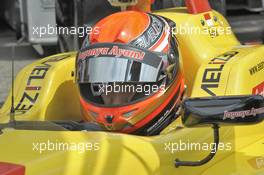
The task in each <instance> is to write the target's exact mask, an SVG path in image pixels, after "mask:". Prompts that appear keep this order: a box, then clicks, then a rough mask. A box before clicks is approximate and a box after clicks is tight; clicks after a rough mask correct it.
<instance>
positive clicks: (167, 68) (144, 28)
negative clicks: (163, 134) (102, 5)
mask: <svg viewBox="0 0 264 175" xmlns="http://www.w3.org/2000/svg"><path fill="white" fill-rule="evenodd" d="M95 27H97V28H99V32H97V33H92V34H91V35H89V36H88V37H87V38H86V39H85V41H84V44H83V46H82V48H81V50H80V52H79V53H78V57H77V64H76V69H77V74H78V76H77V81H78V85H79V89H80V95H81V96H80V102H81V107H82V111H83V115H84V116H85V119H86V120H88V121H92V122H96V123H98V124H100V125H102V126H103V127H105V128H106V129H108V130H111V131H118V132H125V133H133V134H140V135H154V134H158V133H159V132H160V131H161V130H162V129H163V128H164V127H166V126H167V125H168V124H169V123H170V122H171V121H172V120H173V119H174V118H175V110H176V108H177V106H178V105H179V103H180V99H181V97H182V94H183V91H184V81H183V74H182V70H181V66H180V63H179V59H178V50H177V43H176V38H175V37H174V35H172V33H171V30H172V27H173V23H172V22H171V21H169V20H167V19H164V18H162V17H160V16H156V15H152V14H147V13H143V12H134V11H126V12H119V13H115V14H113V15H110V16H108V17H106V18H104V19H102V20H101V21H99V22H98V23H97V24H96V25H95Z"/></svg>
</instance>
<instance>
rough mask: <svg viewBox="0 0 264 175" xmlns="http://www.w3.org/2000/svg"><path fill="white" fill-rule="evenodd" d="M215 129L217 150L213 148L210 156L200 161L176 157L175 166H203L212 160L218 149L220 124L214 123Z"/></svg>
mask: <svg viewBox="0 0 264 175" xmlns="http://www.w3.org/2000/svg"><path fill="white" fill-rule="evenodd" d="M213 130H214V144H215V145H216V147H215V150H212V151H211V152H210V154H209V155H208V156H206V157H205V158H204V159H202V160H199V161H181V160H179V159H176V160H175V167H176V168H179V167H180V166H202V165H204V164H206V163H208V162H209V161H210V160H212V159H213V158H214V156H215V155H216V152H217V150H218V144H219V126H218V125H217V124H213Z"/></svg>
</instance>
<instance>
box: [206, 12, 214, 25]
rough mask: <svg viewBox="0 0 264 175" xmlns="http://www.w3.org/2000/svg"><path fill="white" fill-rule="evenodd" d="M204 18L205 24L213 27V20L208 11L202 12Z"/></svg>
mask: <svg viewBox="0 0 264 175" xmlns="http://www.w3.org/2000/svg"><path fill="white" fill-rule="evenodd" d="M204 19H205V21H206V24H207V25H208V26H209V27H213V26H214V21H213V19H212V18H211V15H210V13H205V14H204Z"/></svg>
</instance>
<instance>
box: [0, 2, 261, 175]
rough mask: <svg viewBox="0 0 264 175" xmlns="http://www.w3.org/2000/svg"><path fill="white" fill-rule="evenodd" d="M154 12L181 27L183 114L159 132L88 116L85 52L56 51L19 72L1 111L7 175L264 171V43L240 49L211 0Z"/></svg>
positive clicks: (1, 151) (1, 163)
mask: <svg viewBox="0 0 264 175" xmlns="http://www.w3.org/2000/svg"><path fill="white" fill-rule="evenodd" d="M153 14H156V15H159V16H162V17H164V18H167V19H170V20H171V21H173V22H175V23H176V28H175V30H174V34H175V35H176V38H177V45H178V46H177V47H178V50H179V53H180V55H179V58H180V63H181V64H182V66H183V70H184V75H185V84H186V90H185V91H186V93H185V94H186V97H184V98H183V101H182V104H181V107H180V108H179V109H180V110H179V111H177V112H178V113H179V114H180V116H179V117H178V118H177V119H175V121H173V122H172V123H171V124H170V125H169V126H168V127H166V128H164V129H163V131H162V132H161V133H160V134H159V135H156V136H138V135H131V134H124V133H117V132H108V131H105V130H100V129H99V128H98V127H97V125H94V124H92V123H88V122H83V121H82V120H83V116H82V114H81V110H80V108H81V107H80V102H79V96H80V94H79V93H80V92H79V91H78V85H77V83H76V71H75V67H76V65H75V64H76V54H77V53H76V52H70V53H61V54H57V55H52V56H49V57H46V58H43V59H41V60H38V61H36V62H34V63H32V64H30V65H28V66H26V67H25V68H24V69H23V70H22V71H21V72H20V73H19V74H18V75H17V77H16V80H15V81H14V83H13V88H12V90H11V91H10V94H9V96H8V98H7V99H6V101H5V103H4V105H3V106H2V108H1V110H0V123H1V124H0V175H1V174H5V175H9V174H16V175H35V174H52V175H54V174H58V175H59V174H60V175H61V174H64V175H67V174H92V175H99V174H100V175H102V174H107V175H108V174H111V175H121V174H142V175H145V174H146V175H151V174H161V175H165V174H175V175H182V174H183V175H211V174H216V175H223V174H224V175H263V174H264V151H263V150H264V134H263V128H264V122H263V120H264V97H263V94H264V73H263V70H264V66H263V65H264V64H263V62H264V46H262V45H255V46H252V45H251V46H246V45H241V43H240V42H239V41H238V40H237V38H236V37H235V36H234V34H233V32H232V30H231V28H230V26H229V24H228V22H227V21H226V20H225V18H224V17H223V16H222V15H221V14H219V13H218V12H216V11H214V10H212V9H211V7H210V5H209V3H208V1H207V0H200V1H196V0H186V7H184V8H172V9H165V10H161V11H157V12H153ZM184 26H191V27H195V29H197V30H199V31H203V32H202V33H201V32H194V31H192V32H189V31H188V30H187V29H184V28H183V27H184ZM69 94H70V95H69Z"/></svg>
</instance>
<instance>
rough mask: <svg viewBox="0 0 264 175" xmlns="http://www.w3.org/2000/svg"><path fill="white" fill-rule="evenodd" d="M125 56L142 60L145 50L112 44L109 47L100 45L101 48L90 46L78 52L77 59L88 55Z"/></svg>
mask: <svg viewBox="0 0 264 175" xmlns="http://www.w3.org/2000/svg"><path fill="white" fill-rule="evenodd" d="M100 56H107V57H118V58H120V57H127V58H133V59H137V60H143V59H144V57H145V52H143V51H136V50H131V49H124V48H119V46H117V45H114V46H112V47H111V48H109V47H101V48H91V49H88V50H86V51H84V52H82V53H80V54H79V59H85V58H89V57H100Z"/></svg>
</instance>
